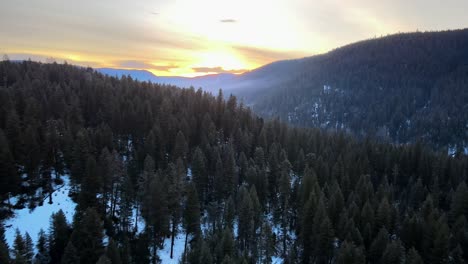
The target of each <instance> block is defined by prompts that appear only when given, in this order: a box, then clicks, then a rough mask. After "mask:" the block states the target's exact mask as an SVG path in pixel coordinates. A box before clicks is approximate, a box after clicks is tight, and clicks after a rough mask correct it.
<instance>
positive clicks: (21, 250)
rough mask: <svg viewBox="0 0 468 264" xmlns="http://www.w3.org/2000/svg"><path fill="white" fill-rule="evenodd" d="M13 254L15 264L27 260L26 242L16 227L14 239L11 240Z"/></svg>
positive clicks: (20, 263) (21, 263)
mask: <svg viewBox="0 0 468 264" xmlns="http://www.w3.org/2000/svg"><path fill="white" fill-rule="evenodd" d="M13 243H14V244H13V256H14V259H15V260H14V263H15V264H23V263H28V262H27V261H28V260H27V257H26V254H27V248H26V242H25V240H24V238H23V236H22V235H21V233H20V231H19V230H18V229H16V235H15V240H14V242H13Z"/></svg>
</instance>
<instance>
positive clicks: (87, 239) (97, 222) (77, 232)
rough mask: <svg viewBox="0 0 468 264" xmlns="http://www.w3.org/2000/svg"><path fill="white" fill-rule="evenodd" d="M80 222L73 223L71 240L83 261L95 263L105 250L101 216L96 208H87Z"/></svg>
mask: <svg viewBox="0 0 468 264" xmlns="http://www.w3.org/2000/svg"><path fill="white" fill-rule="evenodd" d="M82 214H83V215H82V216H81V219H80V220H78V222H75V223H73V227H74V228H73V229H74V230H73V233H72V235H71V241H72V243H73V245H75V247H76V249H77V252H78V255H79V256H80V262H81V263H95V262H96V261H97V260H98V259H99V256H101V254H102V252H103V244H102V239H103V229H102V223H101V218H100V216H99V215H98V213H97V212H96V209H94V208H88V209H86V210H85V211H84V212H83V213H82Z"/></svg>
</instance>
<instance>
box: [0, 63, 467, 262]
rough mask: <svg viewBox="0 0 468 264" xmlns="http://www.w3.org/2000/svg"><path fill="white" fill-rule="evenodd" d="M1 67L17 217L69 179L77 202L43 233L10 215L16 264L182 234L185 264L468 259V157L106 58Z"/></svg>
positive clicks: (0, 127)
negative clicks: (118, 71) (291, 116)
mask: <svg viewBox="0 0 468 264" xmlns="http://www.w3.org/2000/svg"><path fill="white" fill-rule="evenodd" d="M0 76H1V77H2V78H1V79H0V181H1V182H0V198H1V199H0V201H1V217H2V218H3V219H6V218H8V217H12V216H11V212H12V210H13V209H15V208H21V207H24V206H26V207H30V208H34V207H35V206H40V205H41V204H42V203H46V202H49V200H51V199H53V195H50V194H51V193H52V192H54V191H55V190H53V186H56V185H57V184H59V183H60V182H61V178H63V177H70V180H71V182H72V187H73V188H72V192H71V193H70V195H71V196H72V198H73V200H74V201H75V202H76V203H77V207H76V213H75V216H74V219H73V223H67V221H66V219H65V217H64V214H63V212H58V213H56V214H54V215H53V216H52V219H51V226H50V229H49V230H44V231H43V232H41V234H40V235H39V240H38V242H37V243H36V245H33V244H34V243H32V241H31V238H30V237H29V238H28V235H27V234H26V235H23V234H17V237H16V239H15V243H14V245H13V246H11V247H9V246H8V245H7V243H6V241H5V239H4V237H3V228H0V263H10V262H11V263H113V264H116V263H118V264H120V263H122V264H124V263H125V264H126V263H158V262H159V256H158V251H159V250H160V249H161V247H162V241H163V240H164V239H166V238H167V237H169V238H174V236H176V235H177V233H183V234H185V235H186V246H185V248H186V251H185V252H184V254H183V255H182V256H183V259H182V260H181V262H182V263H199V264H209V263H271V261H272V259H281V260H282V261H283V263H411V264H415V263H464V262H466V261H468V224H467V217H468V188H467V186H466V180H467V173H468V159H467V157H466V156H464V155H455V156H454V157H451V156H447V155H446V154H445V153H442V154H441V153H437V152H433V151H432V150H430V149H428V148H426V147H424V146H423V145H422V144H413V145H392V144H383V143H378V142H374V141H372V140H364V139H359V140H358V139H354V138H353V137H351V136H349V135H345V134H344V133H339V132H336V133H327V132H324V131H322V130H320V129H311V128H298V127H290V126H287V125H286V124H285V123H282V122H280V121H278V120H271V121H267V120H264V119H262V118H260V117H258V116H256V115H255V114H253V113H252V112H251V110H250V109H249V108H247V107H245V106H243V105H242V104H239V103H238V102H237V100H236V98H235V97H233V96H231V97H229V98H228V99H227V100H225V99H224V96H223V94H222V93H221V92H220V94H219V95H218V96H216V97H215V96H212V95H210V94H208V93H204V92H203V91H202V90H194V89H178V88H176V87H172V86H163V85H157V84H151V83H146V82H137V81H134V80H132V79H131V78H128V77H123V78H121V79H116V78H113V77H108V76H105V75H102V74H99V73H97V72H95V71H94V70H93V69H91V68H79V67H75V66H70V65H66V64H56V63H53V64H42V63H36V62H31V61H24V62H9V61H5V62H1V63H0ZM13 197H21V199H11V198H13ZM12 201H15V202H12ZM134 211H136V212H138V213H137V215H136V216H135V215H134V214H133V212H134ZM135 218H142V219H143V220H144V222H145V225H144V229H143V230H140V228H141V227H142V226H140V227H138V226H137V224H136V223H139V222H140V221H138V220H137V219H135ZM32 224H33V223H32ZM33 248H34V249H33Z"/></svg>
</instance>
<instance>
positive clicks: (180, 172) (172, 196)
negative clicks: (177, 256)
mask: <svg viewBox="0 0 468 264" xmlns="http://www.w3.org/2000/svg"><path fill="white" fill-rule="evenodd" d="M184 174H185V167H184V165H183V162H182V160H181V159H180V158H179V159H177V164H176V165H173V164H171V166H170V172H169V186H168V194H167V201H168V208H169V215H170V222H171V255H170V257H171V259H172V257H173V251H174V239H175V236H176V235H177V231H178V225H179V220H180V216H181V215H180V214H181V209H182V208H181V199H182V190H183V188H184V187H183V179H184V177H185V175H184Z"/></svg>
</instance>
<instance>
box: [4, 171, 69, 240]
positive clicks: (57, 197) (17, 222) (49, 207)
mask: <svg viewBox="0 0 468 264" xmlns="http://www.w3.org/2000/svg"><path fill="white" fill-rule="evenodd" d="M61 179H62V180H63V182H64V184H63V185H62V186H59V187H58V188H59V189H58V190H57V191H55V192H54V193H53V194H52V197H53V199H52V201H53V203H52V204H49V203H48V201H45V202H44V204H43V205H42V206H38V207H36V208H35V209H33V210H32V211H31V210H29V209H28V208H23V209H19V210H14V217H12V218H10V219H8V220H7V221H5V223H4V225H5V229H6V230H5V237H6V240H7V242H8V244H9V245H10V247H12V246H13V242H14V240H15V235H16V229H18V230H19V231H20V232H21V234H22V235H24V234H25V233H26V232H28V233H29V235H30V236H31V238H32V240H33V242H34V243H36V242H37V234H38V233H39V231H40V230H41V229H43V230H44V231H45V232H47V231H48V230H49V227H50V216H51V215H52V213H56V212H58V211H59V210H60V209H62V211H63V212H64V213H65V216H66V217H67V221H68V222H69V223H70V222H71V221H72V219H73V214H74V212H75V206H76V204H75V203H74V202H73V201H72V200H71V198H70V197H69V196H68V193H69V191H70V178H69V176H68V175H67V176H62V177H61Z"/></svg>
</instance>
